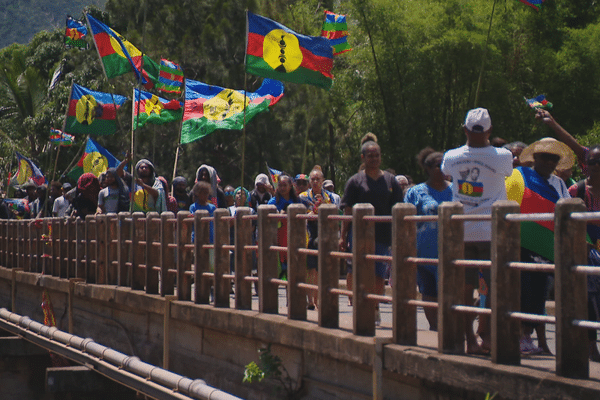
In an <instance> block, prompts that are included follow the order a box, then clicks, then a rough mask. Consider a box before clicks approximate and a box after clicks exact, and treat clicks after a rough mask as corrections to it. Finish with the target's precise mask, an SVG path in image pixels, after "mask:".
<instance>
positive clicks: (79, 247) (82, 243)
mask: <svg viewBox="0 0 600 400" xmlns="http://www.w3.org/2000/svg"><path fill="white" fill-rule="evenodd" d="M70 218H71V219H72V220H73V221H74V224H75V242H76V243H75V277H76V278H82V279H83V280H84V281H85V260H86V258H87V256H86V252H85V251H86V248H87V246H86V236H85V221H83V220H81V218H73V217H70ZM38 240H39V239H38Z"/></svg>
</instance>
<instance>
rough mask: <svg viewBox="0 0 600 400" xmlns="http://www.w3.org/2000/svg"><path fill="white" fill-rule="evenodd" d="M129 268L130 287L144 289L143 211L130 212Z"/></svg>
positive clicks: (144, 239)
mask: <svg viewBox="0 0 600 400" xmlns="http://www.w3.org/2000/svg"><path fill="white" fill-rule="evenodd" d="M131 229H132V231H133V232H132V233H131V269H130V270H129V273H130V279H129V282H130V283H131V289H133V290H144V286H145V285H146V269H145V268H142V267H141V265H142V264H144V265H145V264H146V246H147V244H144V243H145V242H146V215H145V214H144V213H143V212H135V213H133V214H131Z"/></svg>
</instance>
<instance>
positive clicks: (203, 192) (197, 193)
mask: <svg viewBox="0 0 600 400" xmlns="http://www.w3.org/2000/svg"><path fill="white" fill-rule="evenodd" d="M192 192H193V193H194V203H193V204H192V205H191V206H190V212H191V213H192V214H194V213H195V212H196V211H198V210H206V211H208V214H209V215H210V216H211V217H212V216H213V213H214V212H215V210H216V209H217V207H216V206H215V205H214V204H212V203H211V202H210V201H209V200H208V199H209V196H210V192H211V186H210V183H208V182H205V181H198V182H196V183H195V184H194V188H193V189H192ZM213 238H214V224H213V223H212V222H211V223H210V242H211V243H213Z"/></svg>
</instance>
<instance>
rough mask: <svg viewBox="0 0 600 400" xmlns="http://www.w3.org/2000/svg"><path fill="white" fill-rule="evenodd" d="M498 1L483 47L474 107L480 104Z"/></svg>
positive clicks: (494, 6) (493, 8) (493, 7)
mask: <svg viewBox="0 0 600 400" xmlns="http://www.w3.org/2000/svg"><path fill="white" fill-rule="evenodd" d="M496 1H497V0H494V5H493V6H492V14H491V15H490V26H489V27H488V33H487V39H486V41H485V47H484V48H483V59H482V60H481V68H480V69H479V79H477V90H476V91H475V102H474V103H473V107H477V106H478V104H479V89H480V88H481V81H482V80H483V69H484V66H485V59H486V57H487V50H488V47H489V43H490V34H491V33H492V21H493V20H494V10H495V9H496Z"/></svg>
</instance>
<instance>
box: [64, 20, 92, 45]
mask: <svg viewBox="0 0 600 400" xmlns="http://www.w3.org/2000/svg"><path fill="white" fill-rule="evenodd" d="M66 25H67V27H66V28H65V47H66V48H68V49H70V48H73V47H76V48H78V49H87V48H88V44H87V42H86V41H85V38H86V36H87V27H86V26H85V24H84V23H83V22H81V21H78V20H76V19H73V17H71V16H70V15H69V16H67V22H66Z"/></svg>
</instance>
